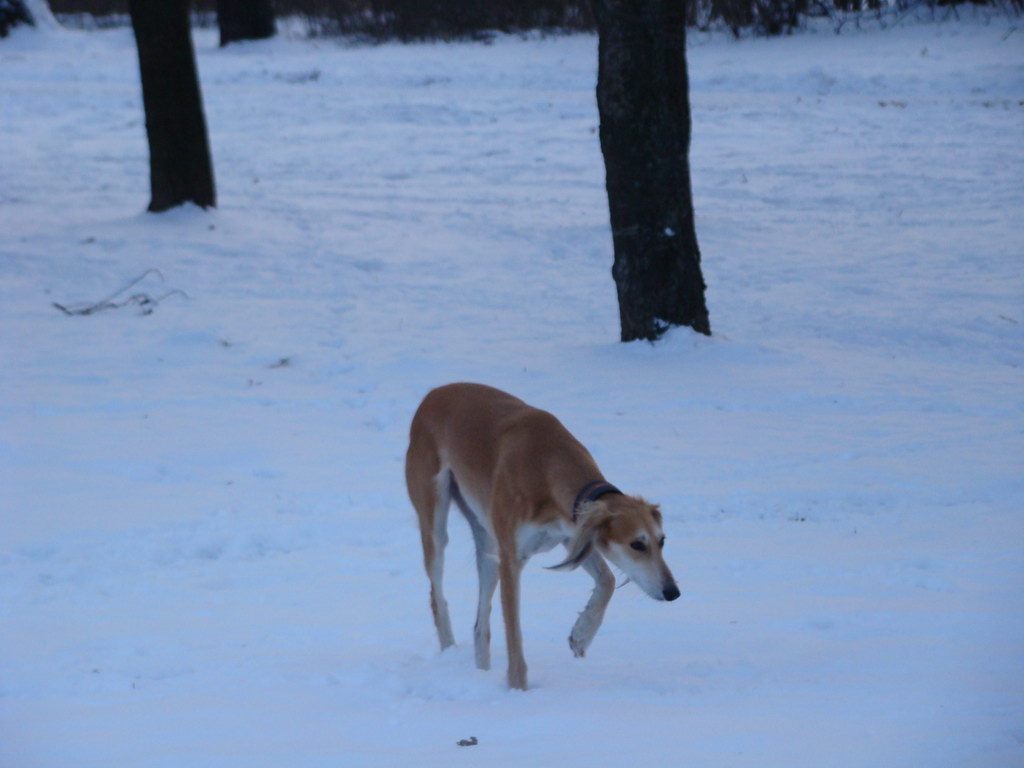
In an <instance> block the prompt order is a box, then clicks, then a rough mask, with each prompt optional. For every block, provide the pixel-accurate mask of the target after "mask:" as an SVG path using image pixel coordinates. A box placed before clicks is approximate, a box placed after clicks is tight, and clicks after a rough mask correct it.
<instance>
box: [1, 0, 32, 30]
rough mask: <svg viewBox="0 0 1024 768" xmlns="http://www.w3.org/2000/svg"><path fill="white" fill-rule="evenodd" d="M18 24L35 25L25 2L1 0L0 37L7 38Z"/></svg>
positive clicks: (20, 0)
mask: <svg viewBox="0 0 1024 768" xmlns="http://www.w3.org/2000/svg"><path fill="white" fill-rule="evenodd" d="M18 24H35V21H34V20H33V19H32V14H30V13H29V12H28V8H26V7H25V2H24V0H0V37H7V34H8V32H10V29H11V27H16V26H17V25H18Z"/></svg>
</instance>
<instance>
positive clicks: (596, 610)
mask: <svg viewBox="0 0 1024 768" xmlns="http://www.w3.org/2000/svg"><path fill="white" fill-rule="evenodd" d="M581 565H582V566H583V569H584V570H585V571H586V572H587V573H589V574H590V576H591V578H593V579H594V591H593V592H592V593H591V595H590V600H588V601H587V607H586V608H584V609H583V611H582V612H581V613H580V616H579V618H578V619H576V624H575V625H573V628H572V632H571V633H569V647H570V648H572V653H573V655H574V656H576V658H581V657H582V656H584V655H585V654H586V652H587V648H588V647H589V646H590V643H591V641H592V640H593V639H594V635H596V634H597V630H598V629H599V628H600V627H601V622H602V621H603V620H604V611H605V608H607V607H608V601H609V600H611V599H612V594H614V592H615V576H613V575H612V572H611V569H610V568H609V567H608V565H607V564H606V563H605V561H604V558H602V557H601V556H600V555H599V554H597V553H596V552H591V553H590V556H589V557H587V558H586V559H585V560H584V561H583V562H582V563H581Z"/></svg>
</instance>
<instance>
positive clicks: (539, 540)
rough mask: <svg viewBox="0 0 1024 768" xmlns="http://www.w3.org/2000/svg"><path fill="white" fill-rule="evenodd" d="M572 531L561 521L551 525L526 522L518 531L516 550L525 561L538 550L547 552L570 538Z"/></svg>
mask: <svg viewBox="0 0 1024 768" xmlns="http://www.w3.org/2000/svg"><path fill="white" fill-rule="evenodd" d="M569 537H570V531H569V530H568V528H567V526H566V525H565V524H564V523H562V522H561V521H559V522H555V523H550V524H549V525H534V524H533V523H524V524H523V525H521V526H519V530H518V531H517V532H516V551H517V554H518V555H519V560H520V561H521V562H525V561H526V560H528V559H530V558H531V557H533V556H534V555H535V554H537V553H538V552H547V551H548V550H551V549H554V548H555V547H556V546H558V545H559V544H564V543H565V542H567V541H568V540H569Z"/></svg>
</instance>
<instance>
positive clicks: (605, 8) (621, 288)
mask: <svg viewBox="0 0 1024 768" xmlns="http://www.w3.org/2000/svg"><path fill="white" fill-rule="evenodd" d="M594 14H595V16H596V17H597V22H598V32H599V34H600V43H599V52H598V76H597V104H598V111H599V113H600V117H601V151H602V153H603V154H604V163H605V171H606V174H607V176H606V183H607V187H608V207H609V210H610V212H611V225H612V239H613V242H614V245H615V265H614V267H613V268H612V275H613V277H614V278H615V284H616V287H617V289H618V294H619V316H620V320H621V324H622V340H623V341H632V340H634V339H648V340H651V341H653V340H655V339H657V338H659V337H660V336H661V335H662V334H663V333H664V332H665V331H666V330H667V329H668V328H669V326H671V325H686V326H690V327H691V328H693V329H694V330H696V331H699V332H700V333H704V334H708V335H710V333H711V325H710V322H709V320H708V310H707V304H706V303H705V301H704V288H705V285H704V277H703V275H702V274H701V269H700V250H699V249H698V247H697V233H696V230H695V228H694V223H693V196H692V193H691V191H690V162H689V151H690V103H689V94H688V82H687V75H686V24H685V22H686V3H685V2H683V1H682V0H594Z"/></svg>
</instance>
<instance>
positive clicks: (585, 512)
mask: <svg viewBox="0 0 1024 768" xmlns="http://www.w3.org/2000/svg"><path fill="white" fill-rule="evenodd" d="M611 516H612V512H611V510H610V509H608V506H607V505H606V504H604V503H603V502H601V501H588V502H586V503H585V504H581V505H580V508H579V511H578V512H577V513H576V521H577V522H576V533H575V534H574V535H573V537H572V539H570V541H569V553H568V554H567V555H566V557H565V560H563V561H562V562H560V563H559V564H558V565H550V566H548V570H552V571H563V570H569V571H571V570H573V569H574V568H578V567H579V565H580V563H582V562H583V561H584V560H586V559H587V558H588V557H589V556H590V553H591V552H592V551H593V550H594V543H595V541H596V540H597V534H598V533H599V532H600V530H601V526H603V525H605V524H606V523H607V522H608V521H609V519H611Z"/></svg>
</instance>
